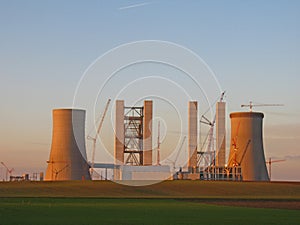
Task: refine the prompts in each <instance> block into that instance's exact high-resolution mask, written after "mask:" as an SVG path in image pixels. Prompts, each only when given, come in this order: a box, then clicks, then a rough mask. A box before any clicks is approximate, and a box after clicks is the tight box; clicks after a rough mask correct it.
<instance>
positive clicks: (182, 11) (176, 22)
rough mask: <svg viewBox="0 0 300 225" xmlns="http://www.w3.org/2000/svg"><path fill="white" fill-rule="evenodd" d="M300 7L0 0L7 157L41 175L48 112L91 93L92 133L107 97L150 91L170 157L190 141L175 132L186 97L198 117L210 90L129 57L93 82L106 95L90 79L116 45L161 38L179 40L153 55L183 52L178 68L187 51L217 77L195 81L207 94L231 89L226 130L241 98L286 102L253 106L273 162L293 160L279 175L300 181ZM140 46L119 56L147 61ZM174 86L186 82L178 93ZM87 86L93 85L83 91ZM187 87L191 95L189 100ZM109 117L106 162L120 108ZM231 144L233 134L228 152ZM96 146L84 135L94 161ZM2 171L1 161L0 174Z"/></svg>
mask: <svg viewBox="0 0 300 225" xmlns="http://www.w3.org/2000/svg"><path fill="white" fill-rule="evenodd" d="M299 9H300V2H299V1H297V0H294V1H292V0H289V1H283V0H282V1H279V0H275V1H271V0H270V1H268V0H265V1H255V0H251V1H250V0H245V1H238V0H237V1H234V0H229V1H221V0H220V1H218V0H213V1H171V0H170V1H168V0H166V1H88V2H86V1H79V0H78V1H71V0H70V1H68V0H65V1H56V0H54V1H47V0H45V1H38V0H35V1H34V0H28V1H20V0H19V1H16V0H9V1H8V0H0V28H1V35H0V63H1V64H0V65H1V66H0V77H1V82H0V103H1V110H0V125H1V126H0V161H1V162H4V163H5V164H6V165H7V166H9V167H10V168H12V167H13V168H14V169H15V174H23V173H27V172H28V173H32V172H40V171H45V169H46V166H47V164H46V161H47V160H48V157H49V152H50V147H51V135H52V109H54V108H63V107H72V106H74V102H75V103H76V104H75V105H76V106H78V107H81V108H85V107H86V105H85V104H84V103H83V102H84V100H86V101H87V102H89V101H91V102H92V103H93V104H94V107H95V110H94V112H95V113H94V114H95V115H94V114H89V113H88V114H87V128H86V133H87V134H88V133H89V132H90V131H91V132H93V125H92V124H93V121H94V120H96V119H97V118H99V116H100V115H101V113H102V112H103V109H104V107H105V103H106V101H107V99H108V98H112V99H116V98H123V99H125V103H126V102H127V104H132V103H134V102H136V101H138V99H139V101H140V102H139V103H141V99H143V98H146V97H147V95H148V97H149V96H152V97H153V98H154V101H156V105H155V109H154V113H155V115H156V117H157V118H162V120H163V121H164V123H163V124H165V125H164V126H163V128H162V129H163V133H165V134H166V133H167V131H166V130H168V132H169V133H168V134H170V135H165V139H163V142H162V145H161V151H162V154H165V156H164V157H168V156H170V154H171V153H170V151H173V150H170V149H169V148H173V147H170V146H173V145H176V146H178V145H179V144H180V142H181V140H182V136H178V131H179V130H180V131H182V132H181V135H185V128H184V127H186V126H184V125H185V121H186V116H185V115H186V113H187V112H186V110H187V101H188V100H189V99H193V100H197V101H199V108H200V109H199V116H201V114H203V113H204V112H205V111H206V110H207V108H208V105H207V102H205V97H204V96H203V92H201V91H199V90H198V91H199V92H197V88H196V87H195V86H194V83H193V82H191V79H187V75H186V74H184V73H183V72H182V71H180V70H178V68H176V67H172V66H170V65H168V64H158V63H151V62H144V63H141V64H136V65H129V66H128V67H125V68H124V69H123V70H120V71H118V72H117V73H116V76H114V77H113V79H111V80H110V83H108V85H107V86H105V88H106V89H104V92H99V91H100V87H101V84H100V83H96V85H95V91H98V92H95V93H96V95H95V94H94V96H92V97H91V96H89V95H88V93H89V92H88V91H89V90H92V88H91V87H92V81H93V80H92V79H90V80H89V82H84V81H86V80H87V78H89V76H92V75H90V74H93V69H95V71H96V73H94V76H95V74H97V75H98V76H99V77H98V78H99V79H100V80H97V82H100V81H101V79H102V81H103V80H104V79H105V78H106V75H104V74H103V73H101V72H102V69H103V68H100V69H99V67H97V66H96V64H95V62H97V59H98V60H99V57H101V56H107V53H108V52H110V51H111V50H112V49H116V48H117V51H115V52H110V53H111V55H109V54H108V56H111V59H110V60H111V61H110V63H111V64H114V63H115V64H117V65H122V61H118V60H120V59H119V58H118V60H115V58H114V57H118V56H119V55H120V54H118V53H119V52H118V49H121V50H122V47H121V48H120V47H119V48H118V46H120V45H121V46H124V45H125V46H126V44H127V43H137V42H138V43H145V42H143V41H144V40H156V41H157V42H156V43H160V44H162V43H169V44H168V45H169V46H171V47H172V46H173V47H174V48H175V50H174V51H175V53H174V54H171V55H170V54H169V53H170V49H167V47H165V46H162V47H161V51H160V52H158V55H157V57H165V58H167V60H170V61H172V60H175V61H176V60H177V63H178V64H180V63H181V61H180V60H179V59H181V58H180V57H185V56H186V55H189V54H190V55H193V54H194V55H193V56H195V55H197V56H199V57H200V58H201V59H202V61H201V63H200V64H201V65H200V67H201V68H200V69H199V71H202V72H203V71H204V72H203V73H206V75H207V76H210V77H209V78H208V79H209V81H208V82H211V83H206V81H205V82H204V81H203V79H204V78H203V77H201V76H200V79H199V80H198V81H199V83H201V85H203V87H204V89H205V88H206V87H208V86H209V87H210V88H211V91H212V94H209V98H210V100H211V101H213V100H212V99H215V98H216V97H218V96H219V95H220V92H221V91H223V90H226V98H225V101H226V102H227V121H226V122H227V131H228V134H230V120H229V113H230V112H234V111H247V109H244V108H241V107H240V105H241V104H247V103H249V101H253V102H254V103H258V104H273V103H274V104H284V106H282V107H259V108H258V107H257V108H255V110H258V111H262V112H264V114H265V118H264V149H265V156H266V158H269V157H272V158H273V159H285V160H286V161H284V162H280V163H274V164H273V167H272V179H273V180H293V181H294V180H297V181H299V180H300V175H299V173H298V172H297V171H299V169H300V166H299V165H300V147H299V142H300V121H299V116H300V104H298V101H299V83H300V76H299V74H300V67H299V62H300V41H299V40H300V13H299ZM147 44H149V42H147V41H146V46H148V47H149V45H147ZM150 45H151V42H150ZM129 46H130V45H129ZM150 47H153V46H150ZM155 47H158V48H160V46H154V47H153V49H155ZM150 49H151V48H150ZM178 49H180V51H181V50H185V51H183V52H180V51H179V50H178ZM135 50H136V51H135ZM139 50H140V49H139V48H137V49H132V48H129V50H128V51H127V52H126V53H122V54H123V56H126V57H125V59H122V60H125V61H126V60H129V59H131V57H132V58H134V57H139V56H140V55H139V54H142V53H143V50H140V51H139ZM177 50H178V52H176V51H177ZM141 52H142V53H141ZM149 52H150V50H149ZM155 53H157V52H155ZM192 53H193V54H192ZM126 54H127V55H126ZM149 54H150V53H149ZM127 56H128V57H127ZM177 56H179V57H177ZM100 59H101V58H100ZM108 59H109V57H108ZM185 59H186V61H184V62H187V61H189V60H188V58H185ZM193 59H194V58H193ZM193 59H192V60H193ZM129 62H130V60H129ZM172 62H173V61H172ZM110 63H107V64H105V65H110ZM100 64H101V63H100ZM183 64H184V63H183ZM183 64H182V65H181V66H183ZM207 68H209V70H208V69H207ZM96 69H99V70H96ZM196 69H198V68H196ZM95 71H94V72H95ZM103 71H104V70H103ZM196 73H197V71H196V72H195V74H196ZM212 74H213V75H214V76H215V80H214V79H213V78H214V77H213V75H212ZM195 76H196V75H195ZM145 77H146V79H145ZM198 78H199V76H198ZM201 79H202V80H201ZM125 84H126V85H127V86H126V85H125ZM84 85H85V86H84ZM89 85H91V86H89ZM176 85H177V86H178V85H179V86H181V89H180V91H179V92H177V88H176V87H177V86H176ZM125 86H126V89H124V90H123V92H122V91H120V90H121V89H122V88H123V87H124V88H125ZM82 87H83V90H85V91H86V92H80V91H81V90H82V89H80V88H82ZM154 91H156V92H154ZM186 91H188V94H189V97H187V96H184V95H185V94H186ZM78 94H81V96H80V97H81V98H80V97H78V96H76V95H78ZM85 94H86V95H85ZM89 94H90V93H89ZM154 94H155V96H154ZM181 96H184V97H181ZM77 99H80V101H79V100H78V101H77ZM95 99H96V100H95ZM170 99H172V101H171V100H170ZM176 99H177V100H176ZM170 102H173V103H174V104H173V106H174V105H175V107H173V106H172V104H171V103H170ZM185 102H186V103H185ZM154 104H155V103H154ZM166 115H167V116H166ZM208 116H210V118H212V116H211V115H208ZM108 118H109V119H106V120H105V123H104V132H103V131H102V132H101V134H100V136H101V140H102V142H103V143H102V144H100V145H99V147H98V149H97V153H96V159H97V161H109V160H110V159H109V156H105V154H104V155H103V156H102V155H101V151H103V149H102V148H103V145H104V146H106V148H107V149H108V151H112V148H113V145H112V142H113V137H112V135H111V134H112V131H111V128H110V126H113V125H111V124H113V119H112V118H113V105H112V106H111V107H110V110H109V116H108ZM155 129H156V128H155ZM106 131H107V132H106ZM172 132H173V136H172V135H171V133H172ZM176 132H177V133H176ZM203 135H204V134H203ZM154 136H155V134H154ZM154 139H155V138H154ZM153 142H154V145H155V143H156V142H155V140H153ZM229 142H230V137H229V135H227V147H228V148H229ZM174 143H175V144H174ZM185 148H186V147H185ZM90 149H91V148H90V145H89V143H87V155H88V157H89V156H90V155H91V150H90ZM164 152H165V153H164ZM182 154H184V153H182ZM4 176H5V169H4V168H3V167H1V168H0V179H3V178H4Z"/></svg>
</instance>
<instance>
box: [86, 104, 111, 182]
mask: <svg viewBox="0 0 300 225" xmlns="http://www.w3.org/2000/svg"><path fill="white" fill-rule="evenodd" d="M110 101H111V99H108V100H107V103H106V106H105V109H104V111H103V114H102V117H101V120H100V123H99V126H98V129H97V132H96V134H95V136H94V137H91V136H87V139H88V140H92V141H93V149H92V161H91V177H93V172H94V164H95V152H96V143H97V137H98V134H99V133H100V130H101V128H102V125H103V122H104V118H105V115H106V113H107V110H108V106H109V104H110Z"/></svg>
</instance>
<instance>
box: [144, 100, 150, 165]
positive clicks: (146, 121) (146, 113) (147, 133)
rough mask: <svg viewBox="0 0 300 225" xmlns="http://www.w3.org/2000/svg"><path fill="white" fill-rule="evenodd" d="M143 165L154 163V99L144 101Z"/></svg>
mask: <svg viewBox="0 0 300 225" xmlns="http://www.w3.org/2000/svg"><path fill="white" fill-rule="evenodd" d="M143 114H144V119H143V165H144V166H150V165H152V101H144V113H143Z"/></svg>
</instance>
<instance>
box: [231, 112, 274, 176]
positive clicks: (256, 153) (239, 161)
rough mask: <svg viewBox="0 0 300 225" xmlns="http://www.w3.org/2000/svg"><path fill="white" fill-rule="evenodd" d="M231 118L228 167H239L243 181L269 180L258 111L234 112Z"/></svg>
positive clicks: (261, 124) (261, 122)
mask: <svg viewBox="0 0 300 225" xmlns="http://www.w3.org/2000/svg"><path fill="white" fill-rule="evenodd" d="M230 118H231V145H230V146H231V148H230V154H229V158H228V163H227V165H228V167H231V168H234V167H241V170H242V179H243V180H244V181H269V176H268V172H267V168H266V160H265V155H264V148H263V133H262V128H263V118H264V114H263V113H260V112H235V113H231V114H230Z"/></svg>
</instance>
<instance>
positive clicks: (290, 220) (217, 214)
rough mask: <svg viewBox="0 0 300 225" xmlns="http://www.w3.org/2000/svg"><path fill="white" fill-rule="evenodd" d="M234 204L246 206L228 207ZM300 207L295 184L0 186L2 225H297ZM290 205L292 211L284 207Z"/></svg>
mask: <svg viewBox="0 0 300 225" xmlns="http://www.w3.org/2000/svg"><path fill="white" fill-rule="evenodd" d="M261 201H263V202H261ZM216 202H217V203H218V204H217V205H216V204H215V203H216ZM220 202H221V204H220ZM222 202H224V205H222ZM232 202H233V203H243V204H244V203H246V207H244V206H243V207H241V206H228V205H230V204H231V203H232ZM247 202H250V203H255V204H254V205H255V207H256V208H253V207H252V206H251V204H250V207H249V206H247V204H248V203H247ZM256 203H257V204H256ZM299 203H300V185H299V183H255V182H203V181H199V182H198V181H166V182H163V183H160V184H156V185H151V186H146V187H131V186H124V185H118V184H115V183H113V182H108V181H106V182H100V181H99V182H95V181H94V182H91V181H86V182H19V183H14V182H11V183H0V225H5V224H24V225H26V224H30V225H35V224H64V225H67V224H72V225H76V224H217V223H218V224H231V225H232V224H252V225H253V224H300V216H299V214H300V210H299V208H297V207H298V205H299ZM260 204H262V205H261V206H260ZM292 204H296V205H297V206H296V208H294V209H293V208H292V209H285V206H289V205H292ZM263 205H266V206H267V208H257V207H263ZM278 206H284V207H278ZM287 208H289V207H287Z"/></svg>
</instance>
